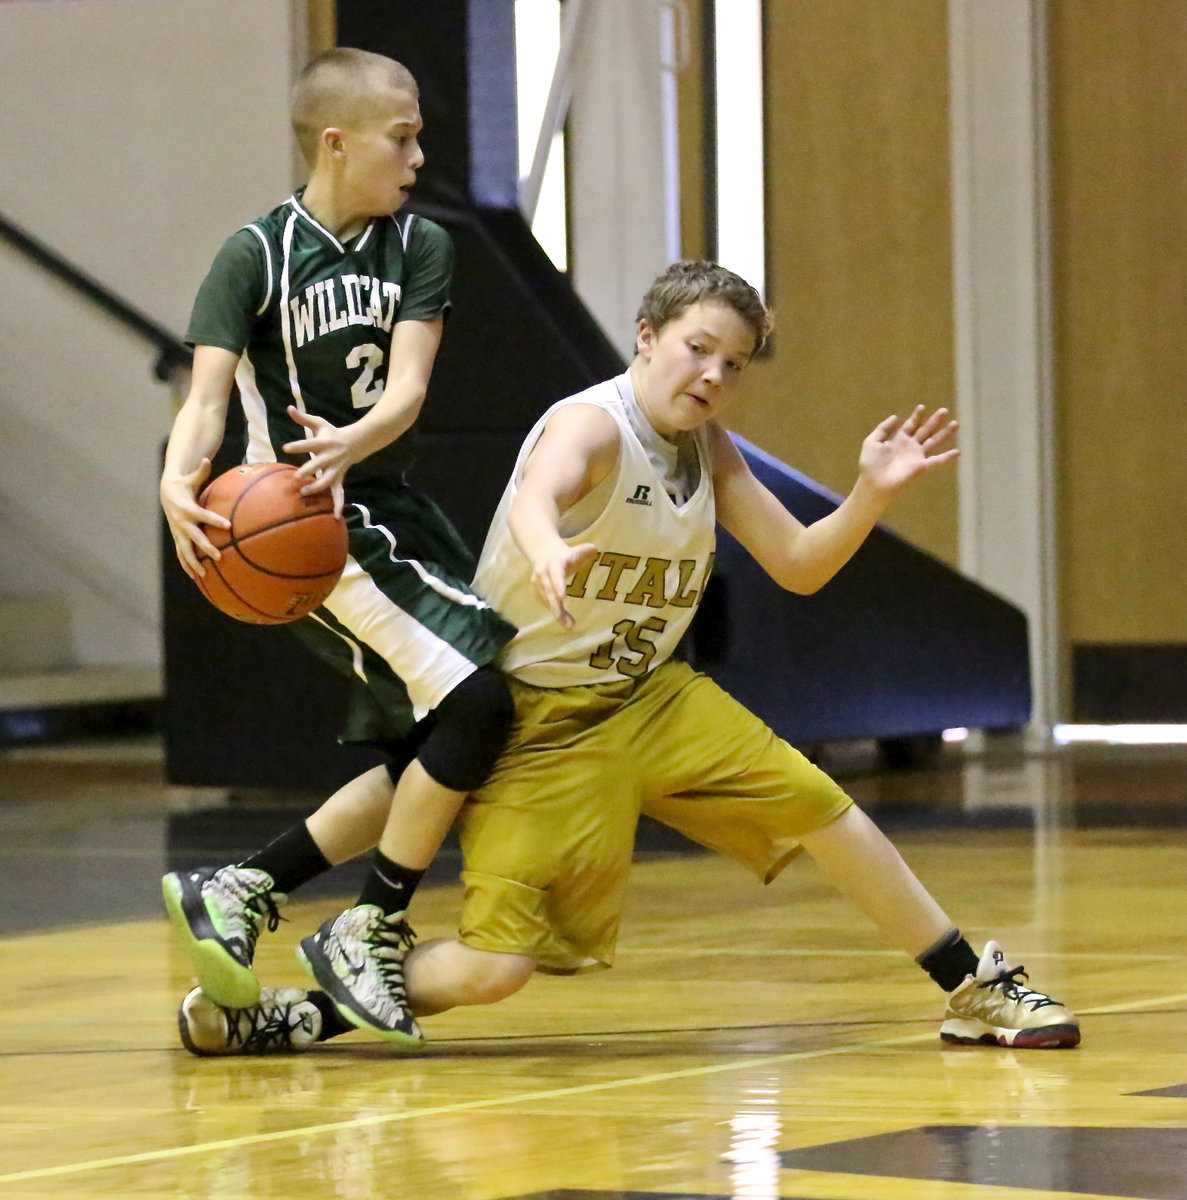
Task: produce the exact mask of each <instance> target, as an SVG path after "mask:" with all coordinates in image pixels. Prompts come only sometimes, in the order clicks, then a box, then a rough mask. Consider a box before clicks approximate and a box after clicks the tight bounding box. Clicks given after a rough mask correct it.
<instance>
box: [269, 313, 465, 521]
mask: <svg viewBox="0 0 1187 1200" xmlns="http://www.w3.org/2000/svg"><path fill="white" fill-rule="evenodd" d="M443 327H444V322H443V319H442V318H441V317H436V318H434V319H433V320H431V321H401V322H399V323H398V324H397V325H396V327H395V330H394V331H393V333H392V340H391V349H390V351H389V358H388V362H389V364H390V365H389V367H388V375H387V383H386V384H385V386H384V389H383V395H382V396H380V398H379V400H378V401H377V402H376V404H375V405H374V406H373V407H372V408H370V409H368V410H367V411H366V412H365V413H364V414H363V415H362V416H361V417H360V418H359V419H358V420H357V421H355V422H354V423H353V424H350V425H342V426H338V425H332V424H331V423H330V422H329V421H327V420H326V419H325V418H324V417H319V416H315V415H313V414H312V413H304V412H301V411H300V410H299V409H297V408H295V407H290V408H289V410H288V412H289V415H290V416H291V417H292V418H293V420H294V421H296V422H297V423H298V424H300V425H303V426H304V427H305V431H306V436H305V438H304V439H302V440H301V441H295V442H288V443H286V445H285V446H284V451H285V453H286V454H308V455H309V459H308V461H306V462H305V463H303V464H302V465H301V466H300V467H299V468H298V469H297V474H298V475H299V476H301V477H302V478H303V479H307V480H308V481H309V482H308V483H306V484H305V486H304V487H303V488H302V489H301V490H302V491H303V492H305V493H306V494H312V493H314V492H324V491H326V490H327V489H331V490H333V492H334V498H335V507H336V510H337V511H338V512H341V506H342V496H341V491H342V477H343V476H344V475H345V474H346V470H347V468H348V467H350V466H351V465H352V464H353V463H356V462H361V461H362V460H363V459H364V458H366V457H367V456H368V455H369V454H373V453H374V452H375V451H376V450H379V449H381V448H382V447H384V446H386V445H388V444H389V443H391V442H394V441H395V440H396V439H397V438H398V437H401V436H403V434H405V433H407V432H408V430H409V429H411V428H412V426H413V424H414V423H415V422H416V418H417V417H418V416H419V415H420V410H421V407H422V406H423V404H424V400H425V393H426V392H427V391H428V386H429V376H430V375H431V374H432V370H433V363H434V361H435V360H436V357H437V348H438V346H440V344H441V331H442V329H443Z"/></svg>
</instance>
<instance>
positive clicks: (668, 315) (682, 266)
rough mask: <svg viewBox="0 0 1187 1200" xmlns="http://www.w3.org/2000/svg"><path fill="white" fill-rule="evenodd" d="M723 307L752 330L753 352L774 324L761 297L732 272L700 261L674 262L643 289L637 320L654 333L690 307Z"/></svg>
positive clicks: (739, 276)
mask: <svg viewBox="0 0 1187 1200" xmlns="http://www.w3.org/2000/svg"><path fill="white" fill-rule="evenodd" d="M702 303H712V304H724V305H726V306H727V307H728V308H732V309H733V310H734V312H736V313H737V314H738V316H740V317H741V318H742V320H743V321H745V322H746V324H747V325H749V326H750V328H751V329H752V330H753V331H754V350H755V353H757V352H758V351H759V350H760V349H761V348H762V345H763V343H764V342H765V341H766V340H767V338H768V337H769V336H770V333H771V329H772V328H773V326H774V321H773V319H772V317H771V313H770V311H769V310H768V308H767V306H766V305H765V304H764V303H763V300H762V297H761V296H760V295H759V294H758V292H756V291H755V290H754V288H752V287H751V286H750V284H748V283H747V282H746V280H745V279H743V278H742V276H741V275H736V274H735V273H734V272H733V271H730V270H727V269H726V268H725V267H722V266H719V265H718V264H717V263H714V262H706V261H704V260H702V259H682V260H681V261H680V262H674V263H673V264H672V265H671V266H670V267H669V268H668V269H667V270H666V271H665V272H664V273H663V274H662V275H661V276H659V278H658V279H656V281H655V282H654V283H653V284H652V285H651V287H649V288H648V289H647V293H646V295H644V297H643V302H642V303H641V304H640V305H639V312H638V316H637V317H636V319H637V320H639V321H646V322H647V324H648V325H650V326H651V328H652V329H654V330H656V331H658V330H660V329H662V328H663V327H664V326H665V325H666V324H667V323H668V322H669V321H674V320H675V319H676V318H677V317H678V316H680V314H681V313H682V312H684V310H685V309H686V308H691V307H692V306H693V305H694V304H702Z"/></svg>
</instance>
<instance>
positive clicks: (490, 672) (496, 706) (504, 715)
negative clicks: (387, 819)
mask: <svg viewBox="0 0 1187 1200" xmlns="http://www.w3.org/2000/svg"><path fill="white" fill-rule="evenodd" d="M432 715H433V718H434V720H433V722H432V727H431V728H430V729H429V731H428V736H427V737H426V738H425V740H424V744H423V745H422V746H421V748H420V751H419V753H418V754H417V758H419V759H420V765H421V766H422V767H424V769H425V770H426V771H428V773H429V774H430V775H431V776H432V777H433V778H434V779H435V780H436V781H437V782H438V783H439V784H441V786H442V787H447V788H452V789H453V790H454V791H455V792H471V791H473V790H474V789H475V788H476V787H480V786H481V785H482V784H483V783H484V782H485V781H486V777H487V776H488V775H489V774H490V770H491V767H493V766H494V764H495V759H496V758H498V756H499V751H500V750H502V749H503V746H504V744H505V743H506V741H507V734H508V733H509V732H510V730H511V721H512V718H513V717H514V715H515V705H514V704H513V703H512V700H511V693H510V692H509V691H508V690H507V682H506V680H505V679H504V678H503V676H502V675H501V674H500V673H499V672H498V671H496V670H495V669H494V667H480V668H479V669H478V670H477V671H475V672H474V673H473V674H472V675H468V676H467V677H466V678H465V679H463V680H462V682H461V683H459V684H458V685H457V687H455V688H454V689H453V691H452V692H450V693H449V695H448V696H446V697H445V699H444V700H442V701H441V703H440V704H439V705H437V707H436V709H435V710H434V711H433V714H432Z"/></svg>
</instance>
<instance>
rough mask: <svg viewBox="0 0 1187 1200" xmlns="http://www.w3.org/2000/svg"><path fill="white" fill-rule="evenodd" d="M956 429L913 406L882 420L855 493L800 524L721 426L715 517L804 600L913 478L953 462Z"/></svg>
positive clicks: (945, 416) (938, 414)
mask: <svg viewBox="0 0 1187 1200" xmlns="http://www.w3.org/2000/svg"><path fill="white" fill-rule="evenodd" d="M956 429H957V423H956V422H955V421H953V420H951V419H950V415H949V413H948V410H947V409H944V408H940V409H936V410H935V412H933V413H931V414H928V412H927V410H926V409H925V408H924V407H923V406H922V405H920V406H918V407H917V408H916V409H915V410H914V411H913V412H912V413H911V414H910V415H909V416H908V417H907V418H906V419H905V420H900V419H899V418H898V417H897V416H891V417H887V418H886V420H885V421H882V422H881V423H880V424H879V425H878V426H877V428H876V429H874V431H873V432H872V433H871V434H870V435H869V436H868V437H867V438H866V439H865V441H864V442H863V443H862V447H861V456H860V459H859V463H858V478H857V482H856V483H855V484H854V486H853V490H852V491H851V492H850V493H849V495H848V496H846V497H845V499H844V501H842V503H841V504H840V505H839V506H838V507H837V508H836V509H835V510H834V511H833V512H831V513H829V515H828V516H826V517H823V518H821V519H820V520H819V521H814V522H813V523H812V524H811V525H803V524H802V523H801V522H800V521H798V520H797V519H796V518H795V517H794V516H792V514H791V513H789V512H788V511H787V509H785V508H784V507H783V505H782V504H781V503H780V502H779V501H778V499H776V497H775V496H774V495H773V494H772V493H771V492H770V491H769V490H768V489H767V488H766V487H764V486H763V484H762V483H760V482H759V480H758V479H757V478H755V476H754V473H753V472H752V471H751V470H750V468H749V466H748V465H747V463H746V460H745V459H744V458H743V457H742V455H741V453H740V452H739V451H738V448H737V447H736V446H735V445H734V444H733V442H732V441H731V440H730V438H729V435H728V434H727V433H726V432H725V430H724V429H722V428H721V427H720V426H716V425H715V426H713V427H712V437H713V456H714V459H713V461H714V470H713V482H714V488H715V492H716V498H717V517H718V520H719V521H720V522H721V524H722V525H724V526H725V528H726V529H728V530H729V532H730V533H731V534H733V536H734V537H736V538H737V539H738V541H739V542H740V543H741V544H742V545H743V546H744V547H745V548H746V550H747V551H748V552H749V553H750V554H751V555H752V556H753V557H754V559H755V561H756V562H758V564H759V565H760V566H761V567H762V568H763V570H764V571H766V572H767V574H768V575H770V576H771V578H772V579H774V580H775V582H776V583H778V584H779V586H780V587H783V588H786V589H787V590H788V591H792V592H797V593H799V594H801V595H809V594H810V593H812V592H815V591H818V590H819V589H820V588H821V587H823V586H824V585H825V584H826V583H827V582H828V581H829V580H830V579H831V578H832V577H833V576H834V575H835V574H836V573H837V572H838V571H839V570H840V569H841V568H842V567H843V566H844V565H845V563H847V562H848V561H849V559H850V558H852V557H853V555H854V554H855V553H856V552H857V549H858V547H859V546H860V545H861V544H862V542H864V541H865V539H866V538H867V537H868V536H869V534H870V531H871V530H872V529H873V528H874V526H875V525H876V524H877V523H878V521H880V520H881V519H882V517H883V515H884V514H885V512H886V510H887V508H889V506H890V503H891V501H892V500H893V499H894V497H895V495H897V493H898V492H899V491H900V490H901V489H902V488H903V487H905V486H906V485H907V484H908V483H910V482H911V481H912V480H913V479H917V478H918V477H920V476H921V475H924V474H927V473H929V472H931V471H934V470H936V469H938V468H941V467H944V466H946V465H947V464H949V463H951V462H953V461H954V460H955V458H956V456H957V455H958V454H959V451H958V450H957V449H956V447H955V446H953V445H952V441H953V439H954V437H955V435H956Z"/></svg>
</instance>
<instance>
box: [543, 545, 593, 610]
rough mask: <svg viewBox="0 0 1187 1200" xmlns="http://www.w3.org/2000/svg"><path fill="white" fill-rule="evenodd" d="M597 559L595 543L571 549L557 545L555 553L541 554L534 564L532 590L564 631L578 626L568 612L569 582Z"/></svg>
mask: <svg viewBox="0 0 1187 1200" xmlns="http://www.w3.org/2000/svg"><path fill="white" fill-rule="evenodd" d="M597 556H598V548H597V546H595V545H594V544H593V542H582V543H581V544H580V545H577V546H570V545H569V544H568V543H567V542H562V541H558V542H557V545H556V547H555V548H554V549H552V550H549V551H547V552H545V553H544V554H541V555H540V556H539V558H537V559H536V560H535V562H533V563H532V587H533V588H535V590H536V595H537V596H539V597H540V599H541V600H543V601H544V603H545V604H546V605H548V609H549V611H550V612H551V613H552V615H553V616H554V617H555V618H556V619H557V621H558V622H559V623H560V624H561V626H562V627H563V628H565V629H572V628H573V625H574V624H575V619H574V617H573V614H572V613H571V612H569V610H568V609H567V608H565V594H566V590H567V589H568V586H569V580H570V579H572V578H573V576H574V575H576V574H577V571H578V570H579V569H580V568H581V567H583V566H585V564H586V563H588V562H589V561H590V560H591V559H594V558H596V557H597Z"/></svg>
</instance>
